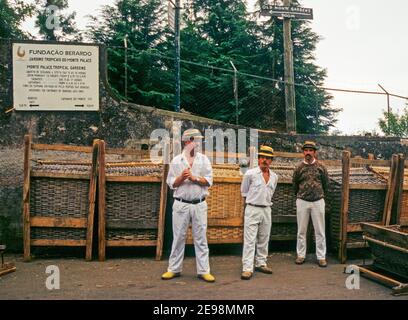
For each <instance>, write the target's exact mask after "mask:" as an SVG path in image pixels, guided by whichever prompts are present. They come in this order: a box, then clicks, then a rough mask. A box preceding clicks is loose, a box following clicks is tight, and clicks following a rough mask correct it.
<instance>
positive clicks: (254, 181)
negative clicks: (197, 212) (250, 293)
mask: <svg viewBox="0 0 408 320" xmlns="http://www.w3.org/2000/svg"><path fill="white" fill-rule="evenodd" d="M272 159H273V149H272V148H271V147H269V146H261V147H260V150H259V152H258V167H256V168H254V169H250V170H248V171H247V172H246V173H245V175H244V178H243V180H242V184H241V193H242V196H243V197H244V198H245V203H246V207H245V221H244V248H243V254H242V273H241V279H242V280H249V279H251V277H252V274H253V271H254V258H255V270H256V271H259V272H262V273H267V274H271V273H272V270H271V268H270V267H268V266H267V257H268V245H269V236H270V233H271V225H272V216H271V206H272V196H273V193H274V192H275V189H276V186H277V184H278V176H277V175H276V174H275V173H274V172H272V171H271V170H270V169H269V167H270V165H271V163H272ZM255 247H256V256H255Z"/></svg>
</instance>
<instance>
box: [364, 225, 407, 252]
mask: <svg viewBox="0 0 408 320" xmlns="http://www.w3.org/2000/svg"><path fill="white" fill-rule="evenodd" d="M362 228H363V231H364V233H365V234H366V235H371V236H374V237H375V238H377V239H384V240H386V241H392V242H393V243H396V244H398V245H400V246H401V247H404V248H408V234H406V233H404V232H400V231H397V230H393V229H391V230H390V229H389V228H387V227H384V226H381V225H374V224H372V223H364V224H362Z"/></svg>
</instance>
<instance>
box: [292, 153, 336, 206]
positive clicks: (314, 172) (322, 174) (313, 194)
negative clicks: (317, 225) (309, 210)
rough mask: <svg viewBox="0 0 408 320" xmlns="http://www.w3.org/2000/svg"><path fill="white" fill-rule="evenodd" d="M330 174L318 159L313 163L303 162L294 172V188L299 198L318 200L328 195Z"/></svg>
mask: <svg viewBox="0 0 408 320" xmlns="http://www.w3.org/2000/svg"><path fill="white" fill-rule="evenodd" d="M328 186H329V174H328V173H327V170H326V168H325V167H324V166H323V164H321V163H320V162H318V161H317V160H316V161H315V162H314V163H313V164H306V163H305V162H302V163H301V164H300V165H298V167H297V168H296V169H295V171H294V172H293V188H294V190H295V194H296V196H297V198H298V199H302V200H305V201H310V202H313V201H317V200H320V199H323V198H324V196H325V195H327V188H328Z"/></svg>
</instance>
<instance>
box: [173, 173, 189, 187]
mask: <svg viewBox="0 0 408 320" xmlns="http://www.w3.org/2000/svg"><path fill="white" fill-rule="evenodd" d="M190 177H191V171H190V169H184V170H183V172H182V173H181V175H179V176H178V177H177V178H176V180H175V181H174V183H173V187H174V188H178V187H179V186H180V185H181V184H182V183H183V182H184V181H185V180H187V179H190Z"/></svg>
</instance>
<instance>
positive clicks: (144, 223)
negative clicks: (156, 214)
mask: <svg viewBox="0 0 408 320" xmlns="http://www.w3.org/2000/svg"><path fill="white" fill-rule="evenodd" d="M158 224H159V222H158V221H157V220H150V221H149V220H141V221H140V220H138V221H109V220H108V221H106V229H109V230H111V229H157V227H158Z"/></svg>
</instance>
